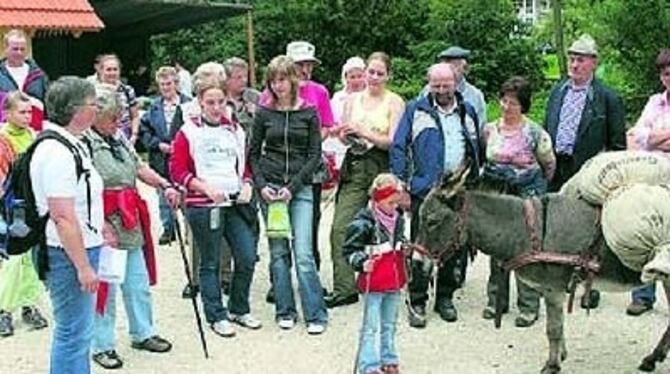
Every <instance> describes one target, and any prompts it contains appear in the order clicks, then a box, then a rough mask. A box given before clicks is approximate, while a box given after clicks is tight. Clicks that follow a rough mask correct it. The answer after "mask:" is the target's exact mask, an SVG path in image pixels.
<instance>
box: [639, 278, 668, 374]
mask: <svg viewBox="0 0 670 374" xmlns="http://www.w3.org/2000/svg"><path fill="white" fill-rule="evenodd" d="M663 289H664V290H665V298H666V300H667V301H668V303H670V282H669V281H666V282H663ZM669 348H670V323H668V327H666V329H665V333H663V336H662V337H661V340H660V341H659V342H658V344H657V345H656V348H654V350H653V351H652V352H651V354H649V355H648V356H646V357H645V358H643V359H642V363H640V366H639V367H638V369H640V370H642V371H646V372H650V371H654V369H656V363H657V362H661V361H663V360H665V356H667V355H668V349H669Z"/></svg>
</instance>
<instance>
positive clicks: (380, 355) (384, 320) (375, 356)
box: [358, 291, 400, 373]
mask: <svg viewBox="0 0 670 374" xmlns="http://www.w3.org/2000/svg"><path fill="white" fill-rule="evenodd" d="M363 297H364V298H365V306H364V307H365V311H364V314H363V327H362V328H361V337H360V339H361V340H360V347H359V349H360V351H359V355H358V370H359V371H360V372H361V373H369V372H372V371H375V370H379V369H380V368H381V366H382V365H397V364H398V352H397V351H396V349H395V330H396V321H397V320H398V309H399V306H400V291H396V292H370V293H367V294H365V295H363ZM380 330H381V332H380ZM377 341H380V347H379V349H377Z"/></svg>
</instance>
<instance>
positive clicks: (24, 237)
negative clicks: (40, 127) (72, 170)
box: [0, 130, 91, 270]
mask: <svg viewBox="0 0 670 374" xmlns="http://www.w3.org/2000/svg"><path fill="white" fill-rule="evenodd" d="M47 139H54V140H56V141H58V142H59V143H61V144H63V145H65V146H66V147H67V148H68V149H69V150H70V152H71V153H72V155H73V157H74V161H75V167H76V175H77V180H79V179H80V178H81V176H82V175H85V176H86V186H87V187H86V189H87V198H88V204H89V215H90V209H91V208H90V194H91V193H90V186H89V182H88V174H89V172H88V170H86V169H84V166H83V162H82V158H81V155H80V153H79V150H78V149H77V148H76V147H75V145H74V144H72V143H71V142H70V141H69V140H67V139H66V138H65V137H64V136H63V135H61V134H59V133H57V132H56V131H54V130H44V131H42V132H41V133H40V134H39V135H38V136H37V138H35V140H34V141H33V143H32V144H31V145H30V146H29V147H28V149H26V151H25V152H24V153H22V154H20V155H19V156H18V157H17V158H16V159H15V160H14V162H13V163H12V165H11V167H10V171H9V173H8V175H7V178H6V179H5V183H4V185H3V189H4V195H3V196H2V198H0V219H1V220H2V221H4V222H3V223H4V225H0V255H5V256H6V255H20V254H23V253H25V252H28V251H29V250H31V249H32V248H34V247H37V249H38V268H40V270H46V263H45V262H43V261H42V260H43V259H46V224H47V222H48V220H49V212H47V213H46V214H44V215H43V216H40V215H39V212H38V210H37V204H36V201H35V194H34V193H33V185H32V181H31V179H30V162H31V160H32V156H33V154H34V153H35V149H36V148H37V146H38V145H39V144H40V143H41V142H43V141H44V140H47ZM40 262H42V264H41V265H40ZM42 265H44V266H42Z"/></svg>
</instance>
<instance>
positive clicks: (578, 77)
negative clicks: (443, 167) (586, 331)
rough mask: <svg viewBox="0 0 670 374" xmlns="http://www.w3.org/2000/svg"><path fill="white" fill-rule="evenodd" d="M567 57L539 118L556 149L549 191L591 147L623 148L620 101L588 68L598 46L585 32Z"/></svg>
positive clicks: (594, 298)
mask: <svg viewBox="0 0 670 374" xmlns="http://www.w3.org/2000/svg"><path fill="white" fill-rule="evenodd" d="M568 61H569V69H568V78H567V79H564V80H562V81H560V82H558V84H557V85H556V86H554V88H553V89H552V90H551V93H550V94H549V100H548V102H547V110H546V114H545V115H546V117H545V119H544V127H545V129H546V130H547V132H548V133H549V135H550V136H551V141H552V143H553V145H554V152H555V153H556V174H554V179H553V180H552V181H551V184H550V186H549V190H550V191H558V190H559V189H560V188H561V186H562V185H563V184H564V183H565V182H566V181H567V180H568V179H570V177H572V176H573V175H574V174H575V173H576V172H577V171H578V170H579V168H580V167H581V166H582V165H584V163H585V162H586V161H587V160H589V159H590V158H591V157H593V156H595V155H596V154H597V153H599V152H601V151H613V150H623V149H626V136H625V122H624V106H623V102H622V101H621V99H620V98H619V96H618V95H617V94H616V93H615V92H614V91H613V90H612V89H610V88H609V87H607V86H606V85H605V84H604V83H602V82H601V81H600V80H598V79H597V78H596V77H595V76H594V74H593V73H594V71H595V69H596V67H597V65H598V50H597V47H596V42H595V41H594V40H593V38H592V37H591V36H590V35H586V34H585V35H582V36H581V37H580V38H579V39H577V40H576V41H575V42H574V43H572V45H571V46H570V48H569V49H568ZM585 296H586V295H585ZM598 300H599V293H598V292H597V291H595V290H593V291H592V293H591V295H590V297H588V298H587V297H583V298H582V307H588V306H590V307H592V308H594V307H596V306H597V305H598Z"/></svg>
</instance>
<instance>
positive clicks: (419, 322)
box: [407, 305, 427, 329]
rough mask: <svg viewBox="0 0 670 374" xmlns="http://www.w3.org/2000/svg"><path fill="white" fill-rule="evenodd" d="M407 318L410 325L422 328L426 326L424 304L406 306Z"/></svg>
mask: <svg viewBox="0 0 670 374" xmlns="http://www.w3.org/2000/svg"><path fill="white" fill-rule="evenodd" d="M408 309H409V310H408V313H407V318H408V319H409V325H410V327H414V328H416V329H422V328H424V327H426V323H427V321H426V307H425V306H424V305H412V306H411V307H409V308H408Z"/></svg>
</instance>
